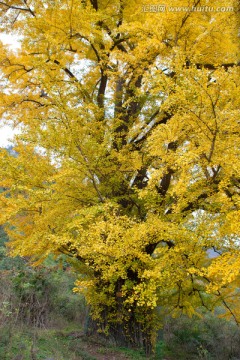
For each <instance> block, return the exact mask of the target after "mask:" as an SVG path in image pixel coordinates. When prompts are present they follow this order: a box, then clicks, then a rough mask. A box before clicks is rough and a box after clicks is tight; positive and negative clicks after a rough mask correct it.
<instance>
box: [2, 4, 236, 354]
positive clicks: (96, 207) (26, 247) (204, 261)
mask: <svg viewBox="0 0 240 360" xmlns="http://www.w3.org/2000/svg"><path fill="white" fill-rule="evenodd" d="M206 3H207V1H201V0H194V1H193V0H190V1H182V2H181V5H186V6H189V5H190V6H195V7H197V6H204V5H206ZM147 4H149V5H150V4H151V1H148V0H146V1H141V0H140V1H138V2H135V1H133V0H128V1H125V0H108V1H105V0H90V1H89V0H61V1H59V0H48V1H44V0H42V1H40V0H32V1H30V0H29V1H28V0H6V1H1V2H0V16H1V25H0V29H1V31H2V32H4V33H6V32H7V33H9V34H12V35H14V36H15V37H18V41H19V43H20V45H21V46H20V48H19V49H18V50H11V49H9V48H7V46H6V45H3V44H1V45H0V67H1V94H0V103H1V104H0V113H1V118H2V121H3V122H7V123H10V124H13V126H18V128H19V129H21V131H20V134H19V135H17V136H16V138H15V151H16V152H17V154H18V155H17V156H15V157H13V156H12V155H11V154H9V153H8V152H7V151H5V150H3V149H2V150H1V152H0V164H1V170H0V171H1V183H0V186H2V188H3V189H4V191H3V192H2V193H1V194H0V195H1V197H0V201H1V208H2V210H1V223H2V224H5V229H6V231H7V233H8V236H9V238H10V243H9V246H10V251H11V254H12V255H20V256H26V257H30V258H31V259H32V260H33V261H35V262H37V263H38V262H40V261H42V260H43V259H44V258H46V257H47V256H48V255H49V254H50V253H54V254H56V255H58V254H65V255H67V256H68V257H69V258H70V259H71V261H72V264H73V266H75V268H76V269H77V271H78V272H79V280H78V281H77V283H76V289H75V290H76V291H79V292H83V293H84V294H85V296H86V299H87V301H88V303H89V304H90V305H91V307H92V311H93V317H95V319H98V320H99V321H102V326H103V327H104V328H105V329H109V331H112V332H113V333H116V334H118V336H120V337H122V338H124V339H125V340H126V339H127V341H128V342H129V343H131V344H133V345H134V344H135V345H139V344H140V345H144V346H145V348H146V349H147V347H149V346H150V344H151V343H153V342H154V336H155V335H154V334H155V329H156V326H157V324H158V322H159V320H158V318H157V317H156V315H157V311H156V310H157V309H158V313H159V312H161V310H159V309H163V308H164V311H168V312H171V313H175V314H177V313H178V312H181V311H183V312H185V313H187V314H189V315H191V314H193V313H194V312H195V311H196V309H197V308H198V307H199V306H205V307H207V308H209V309H213V308H214V307H215V306H216V305H217V304H223V305H224V306H225V309H226V315H227V313H228V314H230V315H231V316H232V317H234V319H235V320H236V321H239V319H240V307H239V302H237V293H236V289H237V287H239V271H240V252H239V223H240V211H239V191H240V166H239V155H240V149H239V108H240V99H239V37H238V31H239V17H238V16H239V13H238V11H239V9H238V2H237V1H227V2H226V1H216V6H217V5H218V6H226V5H228V6H229V5H232V11H225V12H224V11H219V12H217V11H175V12H174V11H169V9H168V8H166V10H165V11H164V12H154V13H153V12H146V11H142V10H143V5H147ZM171 5H172V6H179V3H178V1H175V0H172V1H171ZM211 248H212V249H215V254H217V256H216V257H214V258H210V257H209V256H208V249H211Z"/></svg>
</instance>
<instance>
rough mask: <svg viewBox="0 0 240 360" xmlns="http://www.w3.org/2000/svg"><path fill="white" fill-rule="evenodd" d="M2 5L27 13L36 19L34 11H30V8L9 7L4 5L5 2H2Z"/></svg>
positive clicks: (0, 3) (0, 2)
mask: <svg viewBox="0 0 240 360" xmlns="http://www.w3.org/2000/svg"><path fill="white" fill-rule="evenodd" d="M0 5H3V6H6V8H7V9H12V10H20V11H25V12H29V13H30V14H31V15H32V16H34V17H35V16H36V15H35V13H34V11H33V10H32V9H30V7H27V8H22V7H19V6H14V5H8V4H6V3H4V2H3V1H0Z"/></svg>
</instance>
